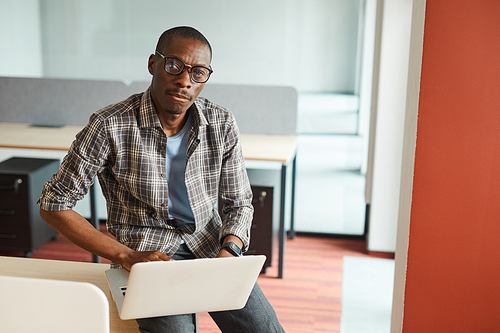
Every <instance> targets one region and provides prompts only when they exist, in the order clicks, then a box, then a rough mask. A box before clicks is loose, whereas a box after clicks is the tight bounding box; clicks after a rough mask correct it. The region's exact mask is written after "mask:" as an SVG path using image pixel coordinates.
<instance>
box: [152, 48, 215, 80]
mask: <svg viewBox="0 0 500 333" xmlns="http://www.w3.org/2000/svg"><path fill="white" fill-rule="evenodd" d="M155 53H156V54H158V55H159V56H160V57H162V58H163V60H164V61H165V63H164V65H163V69H164V70H165V72H167V73H168V74H170V75H181V74H182V73H184V71H185V70H186V69H187V71H188V73H189V78H190V79H191V81H193V82H195V83H206V82H207V81H208V80H209V79H210V75H212V73H213V72H214V71H213V70H212V67H205V66H192V65H187V64H186V63H185V62H184V61H182V60H181V59H179V58H176V57H166V56H164V55H163V54H161V53H160V52H158V51H155ZM167 59H175V60H177V61H180V62H181V63H182V65H183V67H182V70H181V71H180V72H179V73H177V74H173V73H170V72H169V71H167ZM195 67H201V68H204V69H206V70H208V78H207V79H206V80H205V81H196V80H195V79H194V77H193V68H195Z"/></svg>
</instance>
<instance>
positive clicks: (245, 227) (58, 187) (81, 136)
mask: <svg viewBox="0 0 500 333" xmlns="http://www.w3.org/2000/svg"><path fill="white" fill-rule="evenodd" d="M211 60H212V50H211V47H210V44H209V42H208V41H207V40H206V39H205V37H204V36H203V35H202V34H201V33H200V32H198V31H197V30H195V29H193V28H190V27H176V28H172V29H170V30H167V31H165V32H164V33H163V34H162V35H161V37H160V39H159V41H158V44H157V48H156V52H155V54H152V55H151V56H150V57H149V61H148V70H149V73H150V74H151V75H152V81H151V86H150V87H149V88H148V90H146V91H145V92H144V93H141V94H135V95H132V96H130V97H129V98H128V99H126V100H124V101H122V102H119V103H116V104H112V105H110V106H107V107H105V108H103V109H101V110H99V111H97V112H96V113H94V114H93V115H92V116H91V117H90V120H89V123H88V125H87V126H86V127H85V128H84V129H83V130H82V131H81V132H80V133H78V135H77V136H76V140H75V141H74V142H73V144H72V146H71V148H70V150H69V152H68V155H67V156H66V157H65V158H64V160H63V162H62V164H61V168H60V170H59V171H58V173H57V174H55V175H54V176H53V177H52V179H51V181H50V182H47V183H46V184H45V186H44V190H43V193H42V196H41V198H40V201H39V206H40V214H41V216H42V218H43V219H44V220H45V221H46V222H47V223H48V224H49V225H51V226H52V227H53V228H54V229H56V230H57V231H59V232H60V233H61V234H63V235H64V236H65V237H67V238H68V239H69V240H71V241H72V242H74V243H75V244H77V245H79V246H81V247H82V248H84V249H86V250H88V251H90V252H92V253H94V254H97V255H99V256H101V257H104V258H108V259H109V260H111V261H112V262H113V264H112V266H114V267H119V266H122V267H123V268H125V269H130V268H131V267H132V265H134V264H135V263H137V262H145V261H157V260H163V261H168V260H180V259H192V258H197V257H228V256H233V255H235V254H237V253H238V252H239V251H243V252H244V251H246V249H247V248H248V245H249V237H250V227H251V222H252V215H253V207H252V205H251V202H252V193H251V189H250V185H249V182H248V178H247V174H246V171H245V166H244V160H243V156H242V152H241V144H240V140H239V132H238V127H237V125H236V122H235V120H234V117H233V115H232V114H231V113H230V112H229V111H227V110H226V109H224V108H222V107H220V106H217V105H215V104H213V103H212V102H210V101H209V100H207V99H205V98H198V95H199V94H200V92H201V91H202V89H203V87H204V85H205V83H206V82H207V81H208V79H209V77H210V74H211V73H212V69H211V67H210V63H211ZM96 175H97V177H98V179H99V182H100V184H101V187H102V190H103V195H104V196H105V198H106V202H107V210H108V220H107V228H108V230H109V232H110V233H111V234H112V235H113V236H115V237H116V239H113V238H110V237H108V236H106V235H104V234H102V233H100V232H99V231H97V230H96V229H94V228H93V227H92V226H91V224H90V223H88V222H87V220H85V219H84V218H83V217H82V216H80V215H79V214H78V213H76V212H74V211H73V210H72V208H73V207H74V205H75V203H76V202H77V201H78V200H80V199H81V198H82V197H83V196H84V195H85V194H86V193H87V191H88V188H89V187H90V186H91V184H92V182H93V179H94V177H95V176H96ZM218 196H220V199H221V200H222V201H223V203H224V220H223V221H221V218H220V216H219V214H218V212H217V207H216V202H217V198H218ZM167 282H168V281H167ZM211 316H212V318H213V319H214V320H215V322H216V323H217V325H218V326H219V328H221V330H222V331H223V332H228V333H234V332H259V333H261V332H283V329H282V328H281V326H280V324H279V323H278V320H277V318H276V315H275V313H274V310H273V309H272V307H271V305H270V304H269V302H268V301H267V299H266V298H265V296H264V295H263V294H262V292H261V291H260V289H259V287H258V286H257V285H256V286H255V287H254V290H253V291H252V293H251V296H250V298H249V301H248V303H247V305H246V306H245V308H244V309H242V310H239V311H228V312H218V313H212V314H211ZM137 321H138V323H139V328H140V330H141V332H193V330H194V326H193V323H192V316H191V315H180V316H169V317H161V318H150V319H139V320H137Z"/></svg>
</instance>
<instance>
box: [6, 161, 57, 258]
mask: <svg viewBox="0 0 500 333" xmlns="http://www.w3.org/2000/svg"><path fill="white" fill-rule="evenodd" d="M58 168H59V160H53V159H41V158H23V157H13V158H10V159H8V160H5V161H3V162H1V163H0V249H1V250H12V251H23V252H24V253H25V256H27V257H29V256H31V253H32V252H33V250H35V249H37V248H38V247H40V246H41V245H43V244H44V243H46V242H47V241H49V240H50V239H54V238H56V237H57V232H56V231H55V230H54V229H52V228H51V227H50V226H49V225H48V224H46V223H45V222H44V221H43V220H42V218H41V217H40V211H39V208H38V206H37V204H36V203H37V201H38V199H39V198H40V194H41V193H42V188H43V184H44V183H45V182H46V181H47V180H49V179H50V177H51V176H52V175H53V174H54V173H56V172H57V170H58Z"/></svg>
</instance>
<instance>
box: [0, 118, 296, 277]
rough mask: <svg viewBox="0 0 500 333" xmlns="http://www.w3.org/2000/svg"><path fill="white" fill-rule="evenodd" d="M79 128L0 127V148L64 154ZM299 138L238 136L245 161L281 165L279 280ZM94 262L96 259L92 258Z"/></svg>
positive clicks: (93, 217)
mask: <svg viewBox="0 0 500 333" xmlns="http://www.w3.org/2000/svg"><path fill="white" fill-rule="evenodd" d="M82 128H83V127H82V126H63V127H34V126H31V125H30V124H19V123H0V147H3V148H22V149H46V150H60V151H67V150H68V148H69V147H70V145H71V143H72V142H73V140H74V138H75V135H76V133H78V132H79V131H80V130H81V129H82ZM297 143H298V138H297V136H295V135H268V134H247V133H242V134H241V145H242V149H243V156H244V158H245V160H253V161H269V162H278V163H281V166H282V167H281V182H280V183H281V184H280V185H281V198H280V231H279V265H278V277H279V278H282V277H283V261H284V253H285V235H286V230H285V201H286V200H285V198H286V176H287V168H288V167H289V166H291V167H292V200H291V202H292V204H291V218H290V219H291V222H290V233H289V237H290V238H293V237H294V210H295V207H294V206H295V205H294V204H295V167H296V152H297ZM90 195H91V222H92V224H94V225H96V226H98V221H97V217H96V209H95V188H94V187H93V188H92V189H91V190H90ZM94 261H95V262H98V258H97V257H95V256H94Z"/></svg>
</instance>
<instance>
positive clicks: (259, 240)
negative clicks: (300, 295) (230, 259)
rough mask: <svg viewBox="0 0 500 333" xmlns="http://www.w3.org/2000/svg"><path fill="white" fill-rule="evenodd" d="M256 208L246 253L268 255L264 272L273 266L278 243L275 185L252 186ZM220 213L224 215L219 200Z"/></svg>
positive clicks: (254, 206) (253, 203)
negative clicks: (274, 207)
mask: <svg viewBox="0 0 500 333" xmlns="http://www.w3.org/2000/svg"><path fill="white" fill-rule="evenodd" d="M252 193H253V201H252V206H253V208H254V214H253V221H252V229H251V231H250V246H249V247H248V251H247V252H246V253H245V254H250V255H258V254H263V255H265V256H266V261H265V262H264V268H263V272H264V273H265V272H266V270H267V268H268V267H269V266H271V264H272V261H273V248H274V246H277V244H278V232H279V226H278V225H277V223H275V224H273V187H265V186H252ZM219 213H220V215H221V217H222V216H223V215H222V204H220V202H219Z"/></svg>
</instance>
